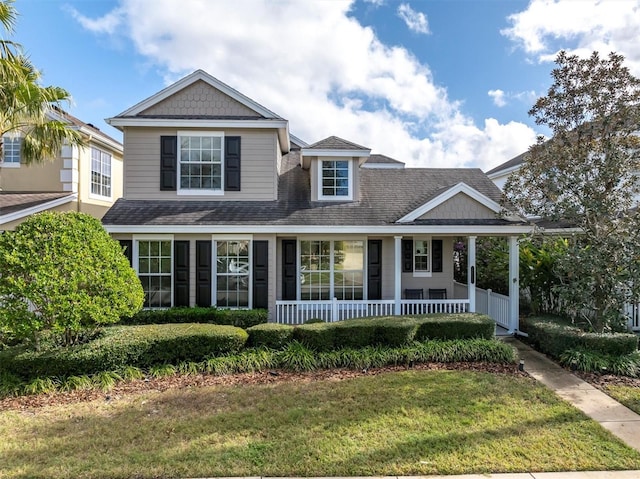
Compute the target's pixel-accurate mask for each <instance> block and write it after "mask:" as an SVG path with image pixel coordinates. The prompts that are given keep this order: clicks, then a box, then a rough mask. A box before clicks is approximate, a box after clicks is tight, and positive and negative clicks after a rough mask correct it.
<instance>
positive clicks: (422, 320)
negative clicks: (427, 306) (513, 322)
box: [414, 313, 496, 341]
mask: <svg viewBox="0 0 640 479" xmlns="http://www.w3.org/2000/svg"><path fill="white" fill-rule="evenodd" d="M414 318H415V320H416V321H417V322H418V331H417V332H416V336H415V338H416V340H417V341H425V340H428V339H470V338H484V339H493V337H494V336H495V328H496V323H495V321H494V320H493V319H491V318H490V317H489V316H486V315H484V314H479V313H459V314H429V315H425V316H414Z"/></svg>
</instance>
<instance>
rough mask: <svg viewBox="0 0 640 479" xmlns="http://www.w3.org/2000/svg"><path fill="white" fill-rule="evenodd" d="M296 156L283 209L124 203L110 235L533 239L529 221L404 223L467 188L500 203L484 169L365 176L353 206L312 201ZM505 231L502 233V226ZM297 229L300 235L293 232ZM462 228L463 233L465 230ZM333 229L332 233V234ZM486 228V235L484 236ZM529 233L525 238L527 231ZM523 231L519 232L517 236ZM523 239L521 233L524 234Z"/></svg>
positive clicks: (287, 162)
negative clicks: (421, 232)
mask: <svg viewBox="0 0 640 479" xmlns="http://www.w3.org/2000/svg"><path fill="white" fill-rule="evenodd" d="M299 155H300V153H299V152H297V151H292V152H291V153H289V154H288V155H285V156H284V157H283V169H282V173H281V175H280V180H279V183H278V198H279V199H278V200H276V201H181V200H166V201H146V200H126V199H120V200H118V201H117V202H116V204H115V205H114V206H113V207H112V208H111V209H110V210H109V211H108V212H107V214H106V215H105V216H104V217H103V220H102V221H103V223H104V225H105V227H106V228H107V230H108V231H110V232H143V231H154V232H174V233H175V232H178V231H180V230H181V228H183V229H184V231H198V228H201V230H202V231H210V230H211V226H213V225H215V226H216V231H220V232H245V233H252V232H253V233H255V232H259V231H264V232H266V231H269V232H289V233H291V232H296V233H299V232H305V231H316V232H317V231H319V230H320V231H335V232H340V231H342V232H347V231H348V232H351V233H358V232H360V233H365V232H372V231H385V232H401V231H402V230H403V229H405V230H406V229H409V230H415V228H416V227H418V228H420V227H422V228H430V229H429V231H438V228H439V227H442V229H441V230H440V231H446V232H460V233H461V234H463V233H468V232H469V231H470V230H473V228H475V230H476V231H481V232H487V233H489V232H491V231H495V230H496V229H501V228H503V227H505V226H506V227H508V226H513V227H516V228H519V229H518V230H517V232H523V233H524V232H526V231H528V227H526V226H524V223H523V222H522V221H509V220H506V219H498V218H496V219H490V220H488V219H478V220H468V219H467V220H456V219H447V218H445V219H443V220H438V221H437V222H435V223H434V222H432V223H431V224H428V225H427V222H424V221H420V220H417V221H415V222H404V223H398V222H397V221H398V220H399V219H400V218H403V217H405V216H406V215H408V214H409V213H411V212H412V211H414V210H416V209H417V208H419V207H420V206H422V205H424V204H425V203H426V202H427V201H429V200H430V199H432V198H433V197H434V196H437V195H439V194H442V192H443V191H445V190H447V189H450V188H451V187H452V186H455V185H456V184H458V183H460V182H461V181H462V182H464V183H465V184H466V185H468V186H469V188H473V189H474V190H476V191H477V192H478V193H479V194H481V195H483V196H486V197H487V198H490V199H491V200H492V201H494V202H496V203H497V202H499V201H500V197H501V192H500V190H499V189H498V188H497V187H496V186H495V185H494V184H493V182H492V181H491V180H490V179H489V178H487V177H486V175H485V174H484V173H482V171H480V170H479V169H469V168H460V169H454V168H451V169H447V168H436V169H427V168H423V169H417V168H416V169H414V168H411V169H361V170H360V198H358V199H357V200H356V201H347V202H322V201H311V192H310V189H309V183H310V173H309V171H308V170H304V169H303V168H301V167H300V166H299ZM496 225H498V226H496ZM292 226H295V228H292ZM457 226H458V228H457ZM328 228H329V229H328ZM483 228H484V229H483ZM520 230H521V231H520ZM514 231H515V230H514ZM516 234H517V233H516Z"/></svg>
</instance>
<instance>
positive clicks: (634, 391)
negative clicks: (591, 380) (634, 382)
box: [603, 384, 640, 414]
mask: <svg viewBox="0 0 640 479" xmlns="http://www.w3.org/2000/svg"><path fill="white" fill-rule="evenodd" d="M603 390H604V392H605V393H607V394H608V395H609V396H611V397H612V398H613V399H615V400H616V401H618V402H619V403H621V404H624V405H625V406H627V407H628V408H629V409H631V410H632V411H635V412H637V413H638V414H640V388H639V387H637V386H635V387H634V386H623V385H618V384H611V385H607V386H605V387H604V388H603Z"/></svg>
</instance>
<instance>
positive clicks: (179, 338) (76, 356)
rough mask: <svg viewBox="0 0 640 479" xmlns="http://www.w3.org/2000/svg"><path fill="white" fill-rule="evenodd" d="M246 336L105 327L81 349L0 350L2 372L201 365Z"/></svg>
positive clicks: (26, 374) (211, 327)
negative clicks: (96, 337)
mask: <svg viewBox="0 0 640 479" xmlns="http://www.w3.org/2000/svg"><path fill="white" fill-rule="evenodd" d="M247 338H248V334H247V332H246V331H244V330H242V329H240V328H236V327H233V326H224V325H215V324H195V323H191V324H189V323H187V324H158V325H145V326H124V327H123V326H114V327H110V328H105V330H104V335H103V336H102V337H100V338H98V339H96V340H94V341H91V342H89V343H87V344H83V345H80V346H73V347H69V348H60V349H56V350H51V351H46V352H35V351H28V350H23V351H22V352H19V351H18V350H15V349H14V350H7V351H2V352H0V370H4V371H8V372H11V373H13V374H16V375H18V376H20V377H22V378H33V377H38V376H40V377H45V376H48V377H51V376H70V375H83V374H93V373H97V372H100V371H114V370H118V369H121V368H124V367H126V366H135V367H149V366H152V365H157V364H167V363H173V364H175V363H178V362H180V361H201V360H204V359H207V358H211V357H214V356H220V355H224V354H233V353H237V352H238V351H240V350H241V349H242V348H243V347H244V346H245V344H246V342H247Z"/></svg>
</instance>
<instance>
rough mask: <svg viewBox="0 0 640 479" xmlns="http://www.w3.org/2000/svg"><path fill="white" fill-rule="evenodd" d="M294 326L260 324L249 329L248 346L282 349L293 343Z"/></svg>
mask: <svg viewBox="0 0 640 479" xmlns="http://www.w3.org/2000/svg"><path fill="white" fill-rule="evenodd" d="M293 330H294V328H293V326H289V325H286V324H277V323H265V324H258V325H256V326H251V327H250V328H247V333H249V341H248V342H247V344H248V345H250V346H253V347H260V346H264V347H267V348H271V349H282V348H284V347H285V346H286V345H287V344H289V343H290V342H291V341H293Z"/></svg>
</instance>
